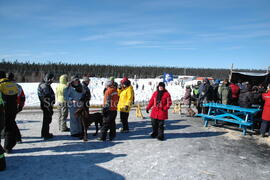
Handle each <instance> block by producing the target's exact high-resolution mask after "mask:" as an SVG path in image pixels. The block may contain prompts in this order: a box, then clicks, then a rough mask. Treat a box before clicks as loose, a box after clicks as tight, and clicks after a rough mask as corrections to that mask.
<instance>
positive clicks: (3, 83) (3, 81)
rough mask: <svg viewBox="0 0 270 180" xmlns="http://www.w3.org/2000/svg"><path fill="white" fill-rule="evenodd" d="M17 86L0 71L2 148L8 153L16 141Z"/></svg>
mask: <svg viewBox="0 0 270 180" xmlns="http://www.w3.org/2000/svg"><path fill="white" fill-rule="evenodd" d="M18 92H19V90H18V87H17V85H16V84H15V83H13V82H12V81H10V80H9V79H8V78H6V73H5V72H4V71H0V93H1V94H2V100H3V102H4V123H5V130H4V136H5V143H4V150H5V152H6V153H10V152H11V151H12V149H13V147H14V146H15V145H16V143H17V134H16V129H17V128H18V127H17V125H16V121H15V119H16V114H17V95H18Z"/></svg>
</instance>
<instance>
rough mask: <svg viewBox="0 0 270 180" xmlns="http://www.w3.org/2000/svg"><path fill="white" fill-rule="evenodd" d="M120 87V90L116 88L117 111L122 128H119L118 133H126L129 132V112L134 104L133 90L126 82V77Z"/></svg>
mask: <svg viewBox="0 0 270 180" xmlns="http://www.w3.org/2000/svg"><path fill="white" fill-rule="evenodd" d="M121 86H122V88H121V89H119V88H118V95H119V102H118V106H117V110H118V111H120V119H121V122H122V126H123V127H122V128H120V132H123V133H127V132H129V126H128V117H129V111H130V109H131V106H132V104H133V102H134V90H133V87H132V85H131V82H130V80H128V78H127V77H124V78H123V79H122V80H121Z"/></svg>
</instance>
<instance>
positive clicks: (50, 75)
mask: <svg viewBox="0 0 270 180" xmlns="http://www.w3.org/2000/svg"><path fill="white" fill-rule="evenodd" d="M53 79H54V74H53V73H47V74H46V75H45V77H44V81H45V82H49V81H51V80H53Z"/></svg>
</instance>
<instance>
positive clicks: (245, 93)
mask: <svg viewBox="0 0 270 180" xmlns="http://www.w3.org/2000/svg"><path fill="white" fill-rule="evenodd" d="M251 91H252V87H251V85H250V84H247V85H246V86H245V87H244V88H243V89H241V90H240V94H239V99H238V104H239V106H240V107H244V108H251V105H252V103H253V95H252V92H251Z"/></svg>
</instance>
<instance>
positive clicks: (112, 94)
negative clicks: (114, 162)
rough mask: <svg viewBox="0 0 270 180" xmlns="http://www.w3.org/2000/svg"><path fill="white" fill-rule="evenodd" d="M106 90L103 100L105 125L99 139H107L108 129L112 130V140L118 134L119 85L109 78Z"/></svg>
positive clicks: (110, 136) (110, 135) (110, 134)
mask: <svg viewBox="0 0 270 180" xmlns="http://www.w3.org/2000/svg"><path fill="white" fill-rule="evenodd" d="M106 88H107V90H106V92H105V95H104V100H103V126H102V128H101V136H100V138H99V140H101V141H105V140H106V137H107V131H108V130H110V133H109V138H110V140H111V141H112V140H113V139H114V138H115V136H116V124H115V118H116V116H117V104H118V100H119V96H118V92H117V86H115V84H114V82H113V81H111V80H109V81H107V82H106Z"/></svg>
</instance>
